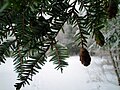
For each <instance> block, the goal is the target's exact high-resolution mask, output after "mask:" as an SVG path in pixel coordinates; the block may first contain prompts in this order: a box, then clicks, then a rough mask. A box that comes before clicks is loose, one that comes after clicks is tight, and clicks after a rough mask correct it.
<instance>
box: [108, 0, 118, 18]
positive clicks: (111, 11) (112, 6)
mask: <svg viewBox="0 0 120 90" xmlns="http://www.w3.org/2000/svg"><path fill="white" fill-rule="evenodd" d="M117 12H118V1H117V0H109V6H108V17H109V19H112V18H113V17H115V16H116V14H117Z"/></svg>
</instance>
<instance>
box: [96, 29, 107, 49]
mask: <svg viewBox="0 0 120 90" xmlns="http://www.w3.org/2000/svg"><path fill="white" fill-rule="evenodd" d="M95 41H96V44H98V45H100V46H101V47H102V46H103V45H104V43H105V39H104V36H103V34H102V33H101V32H100V31H99V30H98V31H96V32H95Z"/></svg>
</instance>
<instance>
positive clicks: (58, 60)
mask: <svg viewBox="0 0 120 90" xmlns="http://www.w3.org/2000/svg"><path fill="white" fill-rule="evenodd" d="M50 56H52V57H51V59H50V61H53V64H56V65H57V66H56V67H55V68H56V69H57V70H58V69H60V70H61V72H63V67H66V66H67V65H68V63H67V62H65V59H66V58H68V57H69V55H68V51H67V48H66V47H65V46H62V45H60V44H55V45H54V48H53V50H52V51H51V52H50Z"/></svg>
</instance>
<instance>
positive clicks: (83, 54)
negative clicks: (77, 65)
mask: <svg viewBox="0 0 120 90" xmlns="http://www.w3.org/2000/svg"><path fill="white" fill-rule="evenodd" d="M80 61H81V63H82V64H83V65H84V66H88V65H90V62H91V57H90V55H89V52H88V51H87V49H85V48H80Z"/></svg>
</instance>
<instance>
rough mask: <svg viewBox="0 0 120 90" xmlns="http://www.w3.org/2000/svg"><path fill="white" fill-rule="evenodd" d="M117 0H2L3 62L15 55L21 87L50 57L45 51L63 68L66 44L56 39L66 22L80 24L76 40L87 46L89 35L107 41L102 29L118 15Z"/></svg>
mask: <svg viewBox="0 0 120 90" xmlns="http://www.w3.org/2000/svg"><path fill="white" fill-rule="evenodd" d="M118 4H119V2H118V0H73V1H72V0H71V1H70V0H1V1H0V63H5V60H6V56H12V57H14V65H15V71H16V72H17V73H18V81H19V82H17V83H16V84H15V87H16V90H19V89H20V88H21V87H22V86H24V85H25V84H26V83H27V84H29V81H31V80H32V76H33V75H35V74H36V73H38V72H39V71H38V70H39V69H41V68H42V66H43V65H44V64H45V62H46V61H47V60H46V59H47V56H48V55H46V53H47V51H48V50H49V49H50V48H51V50H52V51H50V56H51V57H52V58H51V60H50V61H52V62H53V63H54V64H56V65H57V66H56V67H55V68H56V69H61V71H62V70H63V67H66V66H67V65H68V63H67V62H66V61H65V58H67V57H68V56H69V55H68V52H67V48H66V47H65V46H63V45H60V44H59V43H58V41H57V40H56V36H57V35H58V33H59V31H60V30H62V27H63V25H64V24H65V23H66V22H67V23H69V24H71V25H73V27H76V26H77V27H78V28H79V32H78V33H77V34H76V36H75V43H76V45H77V46H79V47H82V48H83V47H84V48H87V36H89V35H92V36H93V37H95V41H96V43H97V44H98V45H100V46H103V45H104V43H105V42H104V36H103V34H102V33H101V31H100V30H101V29H102V28H103V27H104V25H105V24H106V23H107V20H108V19H112V18H114V17H115V16H116V14H117V11H118Z"/></svg>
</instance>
